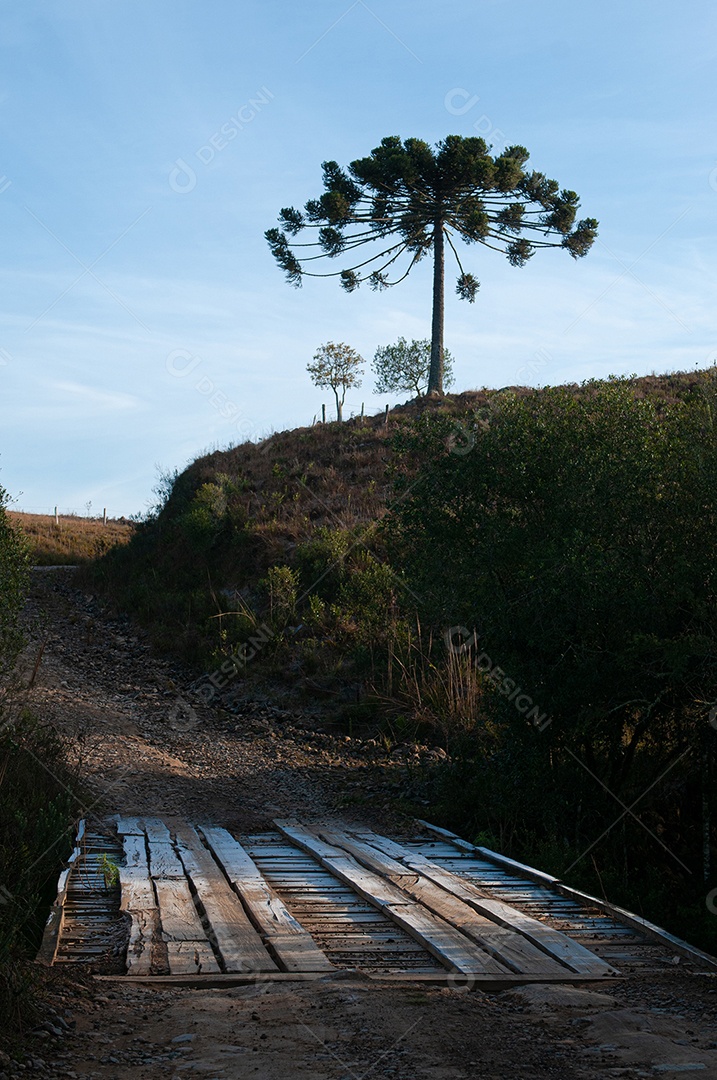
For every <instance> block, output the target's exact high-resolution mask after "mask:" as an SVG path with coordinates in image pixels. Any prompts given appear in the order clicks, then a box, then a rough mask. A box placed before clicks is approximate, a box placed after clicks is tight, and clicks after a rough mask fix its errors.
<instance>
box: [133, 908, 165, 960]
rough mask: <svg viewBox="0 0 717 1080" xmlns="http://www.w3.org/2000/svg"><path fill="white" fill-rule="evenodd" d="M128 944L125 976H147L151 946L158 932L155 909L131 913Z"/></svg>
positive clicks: (150, 958)
mask: <svg viewBox="0 0 717 1080" xmlns="http://www.w3.org/2000/svg"><path fill="white" fill-rule="evenodd" d="M130 914H131V919H132V922H131V926H130V933H129V943H128V945H127V974H128V975H149V974H150V973H151V970H152V945H153V943H154V941H155V939H156V936H157V932H158V929H159V927H158V924H157V908H156V906H155V907H154V908H153V909H152V910H150V911H139V910H134V911H132V912H131V913H130Z"/></svg>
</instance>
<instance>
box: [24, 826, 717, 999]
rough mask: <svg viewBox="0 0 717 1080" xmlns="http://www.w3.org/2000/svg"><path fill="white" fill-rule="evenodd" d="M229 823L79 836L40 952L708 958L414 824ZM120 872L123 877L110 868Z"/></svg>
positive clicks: (285, 961) (173, 962)
mask: <svg viewBox="0 0 717 1080" xmlns="http://www.w3.org/2000/svg"><path fill="white" fill-rule="evenodd" d="M275 826H276V827H275V830H274V831H272V832H267V833H261V834H253V835H247V836H238V837H235V836H234V835H232V834H231V833H230V832H228V831H227V830H226V829H224V828H219V827H216V826H207V825H202V826H199V825H192V824H190V823H188V822H186V821H174V820H170V819H166V820H163V819H160V818H157V817H119V818H114V819H111V820H110V819H108V820H105V821H101V822H95V823H92V824H91V825H88V826H87V827H85V825H84V823H83V824H82V825H81V827H80V830H79V831H78V840H77V845H76V847H75V851H74V853H73V856H72V858H71V860H70V863H69V865H68V868H67V870H65V871H64V873H63V875H62V876H61V878H60V883H59V888H58V898H57V901H56V903H55V905H54V907H53V908H52V911H51V914H50V917H49V919H48V923H47V927H46V930H45V936H44V940H43V945H42V949H41V951H40V959H42V960H43V961H44V962H46V963H50V964H72V963H84V964H90V965H91V968H92V970H93V971H95V972H96V973H97V974H98V976H99V977H103V978H118V977H119V978H122V979H123V980H125V981H126V980H133V981H137V980H141V981H149V982H152V983H153V984H158V983H161V982H163V981H167V980H169V981H171V982H174V983H190V984H193V985H217V984H222V985H226V984H227V982H229V981H233V982H237V983H241V982H250V981H256V980H258V979H269V980H290V979H316V978H327V977H332V976H334V977H335V976H337V975H339V974H341V973H343V972H345V971H346V970H347V969H348V970H350V971H351V972H353V973H355V974H358V975H361V974H363V975H364V976H365V977H369V978H379V979H405V980H411V981H421V982H435V983H441V982H443V983H448V984H449V985H458V984H461V983H463V984H467V985H470V986H476V987H477V986H482V987H484V988H494V989H498V988H501V987H503V986H510V985H514V984H516V983H525V982H569V983H574V982H582V981H604V980H605V979H609V978H612V977H615V976H618V975H620V974H622V975H629V974H630V973H631V972H634V971H637V970H640V969H642V970H644V969H651V970H654V969H656V968H657V969H659V970H662V971H664V970H665V964H667V963H673V962H675V958H678V960H679V961H681V962H685V963H686V964H687V965H688V966H689V965H691V966H692V967H693V968H694V967H695V966H696V967H697V968H699V969H700V970H710V971H714V970H717V960H715V959H714V958H712V957H710V956H707V955H706V954H704V953H702V952H700V951H699V950H697V949H694V948H692V947H691V946H690V945H687V944H686V943H685V942H682V941H679V940H678V939H676V938H674V937H672V936H671V935H669V934H667V933H666V932H665V931H663V930H661V929H660V928H659V927H656V926H653V925H651V924H650V923H648V922H646V921H645V920H643V919H641V918H640V917H639V916H637V915H633V914H631V913H629V912H626V911H622V910H621V909H618V908H615V907H612V906H611V905H609V904H607V903H605V902H603V901H600V900H597V899H596V898H594V897H589V896H586V895H584V894H582V893H579V892H576V891H575V890H573V889H570V888H569V887H567V886H565V885H563V884H562V883H561V882H559V881H558V880H557V879H556V878H554V877H551V876H550V875H547V874H542V873H541V872H540V871H537V870H534V869H532V868H531V867H527V866H523V865H521V864H519V863H515V862H513V861H511V860H510V859H507V858H505V857H504V856H501V855H498V854H497V853H495V852H492V851H489V850H487V849H486V848H481V847H474V846H473V845H471V844H468V843H467V842H465V841H463V840H461V839H459V838H458V837H456V836H454V835H453V834H451V833H447V832H445V831H444V830H441V829H438V828H436V827H434V826H431V825H429V824H428V823H426V822H420V823H419V826H420V832H419V833H418V834H417V835H416V836H414V837H412V838H411V839H408V840H405V839H404V840H402V841H401V842H397V841H395V840H391V839H389V838H387V837H385V836H380V835H378V834H376V833H373V832H369V831H367V830H364V829H354V828H343V827H341V828H339V827H337V826H335V825H332V826H320V825H306V824H299V823H296V822H285V821H277V822H275ZM115 867H116V868H117V870H116V869H115Z"/></svg>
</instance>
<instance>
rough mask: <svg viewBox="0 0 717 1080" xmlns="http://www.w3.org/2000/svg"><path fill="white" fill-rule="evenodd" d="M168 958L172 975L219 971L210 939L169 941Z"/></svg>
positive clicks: (214, 972) (216, 972)
mask: <svg viewBox="0 0 717 1080" xmlns="http://www.w3.org/2000/svg"><path fill="white" fill-rule="evenodd" d="M167 959H168V961H169V970H170V972H171V973H172V975H202V974H207V975H212V974H218V973H219V965H218V964H217V961H216V958H215V956H214V953H213V952H212V948H211V945H210V944H209V942H208V941H168V942H167ZM154 978H156V976H154ZM225 978H226V976H225Z"/></svg>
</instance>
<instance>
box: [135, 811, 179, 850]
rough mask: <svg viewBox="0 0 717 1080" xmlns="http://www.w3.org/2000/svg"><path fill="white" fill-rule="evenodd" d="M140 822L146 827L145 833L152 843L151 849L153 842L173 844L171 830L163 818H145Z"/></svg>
mask: <svg viewBox="0 0 717 1080" xmlns="http://www.w3.org/2000/svg"><path fill="white" fill-rule="evenodd" d="M140 822H141V824H143V825H144V831H145V833H146V835H147V839H148V840H149V842H150V847H151V845H152V842H154V843H156V844H170V843H171V842H172V837H171V836H170V833H169V829H168V828H167V825H166V823H165V822H164V821H162V819H161V818H157V817H145V818H140Z"/></svg>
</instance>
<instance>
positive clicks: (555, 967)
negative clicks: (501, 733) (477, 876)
mask: <svg viewBox="0 0 717 1080" xmlns="http://www.w3.org/2000/svg"><path fill="white" fill-rule="evenodd" d="M320 831H321V836H322V837H323V838H324V839H325V840H326V841H327V842H328V841H333V842H334V843H335V844H336V845H337V846H340V847H341V848H342V849H343V850H345V851H349V852H350V853H351V854H352V855H353V856H354V858H356V859H357V861H359V862H362V863H363V864H364V865H365V866H368V867H370V868H371V869H372V870H374V871H375V872H376V873H379V874H382V875H384V876H385V877H386V878H387V879H388V880H389V881H392V882H393V883H394V884H396V885H398V887H399V888H400V889H402V890H403V891H404V892H406V893H408V895H409V896H410V897H412V898H413V899H414V900H416V901H417V902H418V903H420V904H422V905H423V906H424V907H426V908H428V910H429V911H432V912H433V913H434V914H435V915H439V916H440V917H441V918H443V919H445V920H446V921H447V922H450V923H451V924H452V925H453V926H455V927H457V928H458V929H459V930H460V931H461V932H462V933H464V934H465V935H466V936H467V937H468V938H470V939H471V940H472V941H475V942H476V944H477V945H479V946H481V948H484V949H486V951H487V952H489V953H490V954H491V955H492V956H494V957H495V958H496V959H497V960H499V961H500V962H501V963H502V964H504V965H505V966H506V967H507V968H509V969H510V970H511V971H513V972H515V973H516V974H521V973H530V974H540V973H541V972H542V973H544V974H548V973H551V972H552V973H553V974H556V973H558V972H559V971H561V970H563V971H564V970H565V968H564V965H563V963H562V962H561V961H560V960H559V959H558V958H556V957H555V956H554V955H550V954H546V952H545V951H544V950H541V949H540V948H539V947H537V946H536V945H535V943H534V942H533V941H531V940H527V939H526V938H525V937H523V936H521V935H520V934H519V933H516V932H515V927H514V926H512V925H510V924H506V922H505V921H503V922H502V923H497V922H496V920H495V918H494V915H493V913H492V912H490V913H489V912H488V911H486V910H485V909H484V908H482V907H481V908H477V907H476V906H475V905H473V904H468V903H466V895H465V893H466V892H467V890H464V895H458V894H457V892H456V890H446V889H445V887H441V886H442V885H443V882H437V881H436V880H431V878H430V876H428V874H427V872H426V868H427V867H430V866H431V864H430V863H428V861H427V860H423V861H422V862H417V861H416V860H415V859H413V858H412V856H411V854H410V852H407V851H405V849H403V848H401V847H400V846H399V845H397V844H394V843H392V842H391V841H388V842H387V844H386V846H387V847H388V848H389V849H390V850H391V851H392V852H394V853H397V854H400V855H402V856H403V857H404V858H405V860H406V864H407V865H406V866H405V865H404V864H403V863H401V862H399V861H398V860H397V859H394V858H392V857H391V856H389V855H386V854H385V853H384V852H383V851H382V850H381V849H378V848H377V847H376V846H372V845H373V844H379V843H380V842H381V841H383V839H384V838H383V837H378V836H376V835H375V834H372V833H368V834H362V835H363V836H368V837H370V838H371V844H369V843H367V842H366V841H362V840H359V839H354V838H353V837H349V836H347V835H346V834H344V833H334V832H331V833H329V832H326V831H324V830H323V829H321V830H320ZM407 867H408V869H410V870H415V871H416V872H415V874H413V875H411V876H407V875H406V873H405V871H406V868H407ZM436 869H437V870H438V868H436ZM445 877H446V879H448V878H449V877H452V875H447V874H446V875H445ZM456 881H459V879H456ZM459 884H460V882H459ZM476 892H477V890H476ZM503 906H504V907H505V905H503ZM506 910H508V909H506ZM515 914H516V916H517V915H519V913H517V912H516V913H515ZM537 925H540V924H537Z"/></svg>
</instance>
